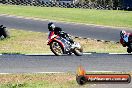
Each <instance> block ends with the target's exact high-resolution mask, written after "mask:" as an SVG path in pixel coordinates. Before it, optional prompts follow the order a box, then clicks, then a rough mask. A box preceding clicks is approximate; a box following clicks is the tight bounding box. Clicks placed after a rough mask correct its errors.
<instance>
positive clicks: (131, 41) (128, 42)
mask: <svg viewBox="0 0 132 88" xmlns="http://www.w3.org/2000/svg"><path fill="white" fill-rule="evenodd" d="M120 43H121V44H122V46H123V47H127V52H128V53H131V52H132V36H128V35H126V36H124V37H121V39H120Z"/></svg>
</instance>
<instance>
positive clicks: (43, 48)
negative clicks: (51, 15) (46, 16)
mask: <svg viewBox="0 0 132 88" xmlns="http://www.w3.org/2000/svg"><path fill="white" fill-rule="evenodd" d="M8 31H9V33H10V35H11V36H10V38H7V39H4V40H0V53H21V54H30V53H51V51H50V48H49V46H48V45H47V42H46V41H47V36H48V34H47V33H40V32H31V31H24V30H15V29H11V30H8ZM74 40H75V41H76V42H80V43H81V45H82V46H83V49H84V52H99V53H108V52H109V53H110V52H111V53H114V52H116V53H123V52H126V48H124V47H122V46H121V44H115V43H111V42H108V43H105V42H97V41H95V40H90V39H89V40H88V39H78V38H75V39H74Z"/></svg>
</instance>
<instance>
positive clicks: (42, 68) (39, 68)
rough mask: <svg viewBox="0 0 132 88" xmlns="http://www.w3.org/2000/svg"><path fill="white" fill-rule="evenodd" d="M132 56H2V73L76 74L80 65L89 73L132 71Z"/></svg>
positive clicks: (0, 66)
mask: <svg viewBox="0 0 132 88" xmlns="http://www.w3.org/2000/svg"><path fill="white" fill-rule="evenodd" d="M131 62H132V56H131V55H127V54H126V55H123V54H120V55H118V54H115V55H113V54H98V53H92V54H87V55H86V54H85V55H83V56H75V55H72V56H59V57H58V56H54V55H35V56H34V55H6V54H5V55H1V56H0V73H25V72H26V73H35V72H76V69H77V67H78V66H79V65H82V66H83V67H84V68H85V69H86V70H87V71H121V72H130V71H132V64H131Z"/></svg>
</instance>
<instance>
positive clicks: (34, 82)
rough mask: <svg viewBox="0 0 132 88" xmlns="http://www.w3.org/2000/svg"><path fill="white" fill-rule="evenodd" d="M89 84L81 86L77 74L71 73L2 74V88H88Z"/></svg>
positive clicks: (0, 82) (0, 80)
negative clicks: (77, 80)
mask: <svg viewBox="0 0 132 88" xmlns="http://www.w3.org/2000/svg"><path fill="white" fill-rule="evenodd" d="M89 85H90V84H89ZM89 85H84V86H79V85H78V84H77V82H76V75H75V74H71V73H59V74H55V73H52V74H50V73H49V74H3V75H0V88H88V86H89ZM91 85H92V84H91Z"/></svg>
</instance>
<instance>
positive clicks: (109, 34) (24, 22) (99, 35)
mask: <svg viewBox="0 0 132 88" xmlns="http://www.w3.org/2000/svg"><path fill="white" fill-rule="evenodd" d="M48 22H49V21H39V20H32V19H24V18H18V17H16V16H5V15H4V16H3V15H0V24H3V25H4V26H6V27H7V28H16V29H24V30H31V31H38V32H48V29H47V24H48ZM55 24H56V26H60V27H62V28H63V30H64V31H66V32H68V33H69V34H71V35H74V36H80V37H84V38H93V39H99V40H107V41H119V33H120V30H127V29H123V28H120V29H119V28H118V29H117V28H110V27H103V26H102V27H101V26H90V25H84V24H74V23H62V22H55Z"/></svg>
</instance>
